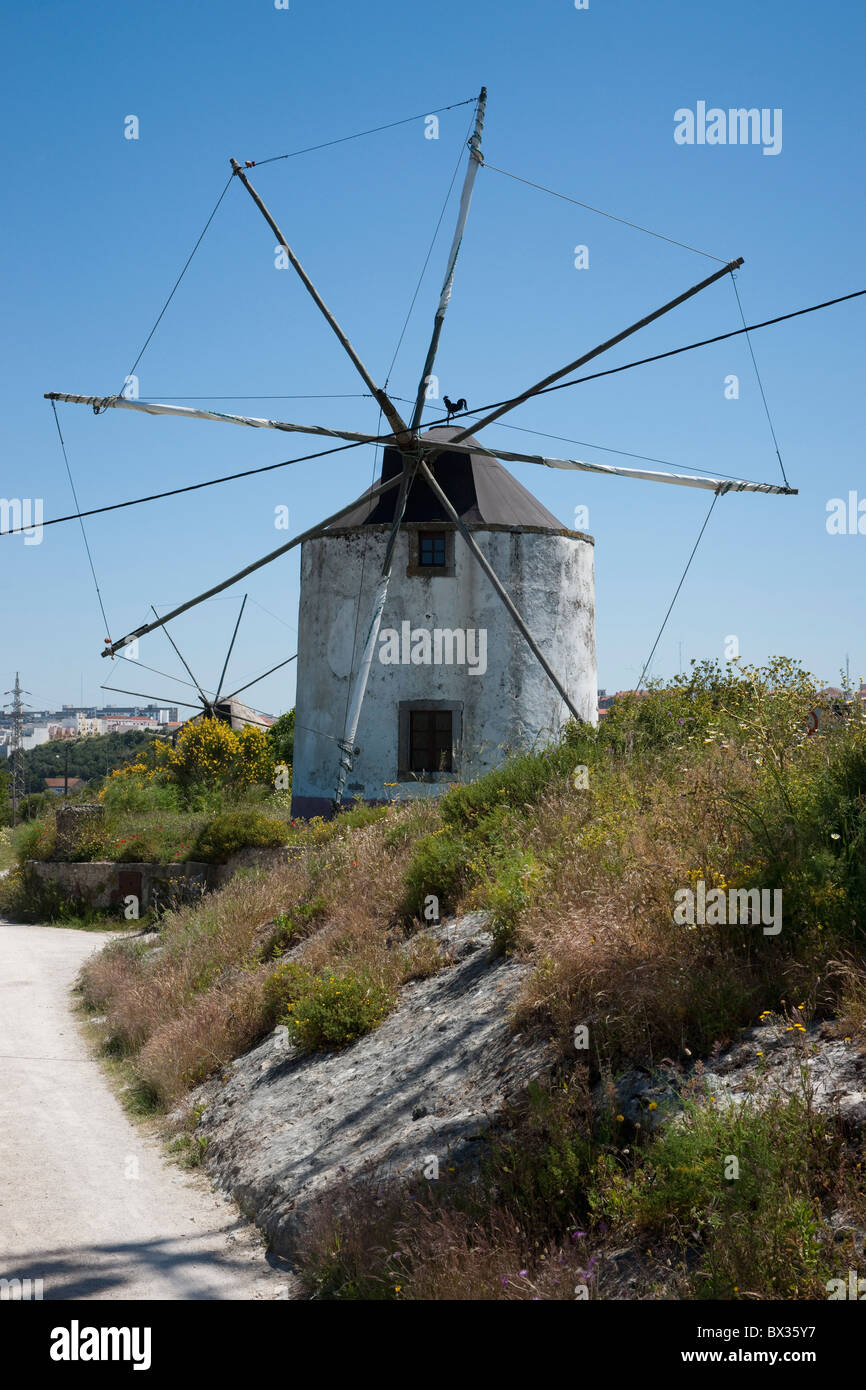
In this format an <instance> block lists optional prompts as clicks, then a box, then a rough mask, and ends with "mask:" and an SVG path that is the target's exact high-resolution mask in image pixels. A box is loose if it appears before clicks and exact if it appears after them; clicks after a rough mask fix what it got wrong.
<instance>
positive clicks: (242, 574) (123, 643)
mask: <svg viewBox="0 0 866 1390" xmlns="http://www.w3.org/2000/svg"><path fill="white" fill-rule="evenodd" d="M399 482H400V474H399V473H398V474H397V475H396V477H394V478H389V479H388V480H387V481H386V482H384V483H378V484H377V485H376V487H373V488H370V489H369V491H368V492H365V493H364V494H363V496H362V497H356V498H355V501H354V502H350V503H349V505H348V507H341V508H340V510H339V511H338V512H334V514H333V515H332V516H329V517H326V518H325V520H324V521H320V522H318V523H317V525H315V526H311V527H310V528H309V530H307V531H302V532H301V534H300V535H299V536H295V538H294V540H291V541H286V544H285V545H281V546H278V547H277V549H276V550H272V551H271V552H270V554H269V555H263V556H262V558H261V560H254V561H253V563H252V564H251V565H247V566H246V567H245V568H244V569H242V570H238V572H237V574H233V575H231V577H230V578H229V579H224V580H223V581H222V583H220V584H214V586H213V588H211V589H206V590H205V592H204V593H203V594H198V595H197V596H196V597H195V598H191V599H188V600H187V602H186V603H181V604H180V605H179V606H178V607H177V608H173V609H172V611H171V612H170V613H166V615H165V617H164V618H158V620H157V621H156V622H155V623H145V624H144V625H143V626H142V627H138V628H136V629H135V631H134V632H129V633H127V635H126V636H125V637H120V638H118V640H117V641H116V642H110V643H109V644H108V646H106V647H105V649H104V650H103V652H102V653H101V655H102V656H114V654H115V652H118V651H120V649H121V648H122V647H127V646H129V643H130V642H134V641H135V639H136V638H137V637H146V636H147V634H148V633H149V632H153V631H155V629H156V628H158V627H164V626H165V624H166V623H170V622H172V621H173V619H175V618H178V617H180V615H181V613H186V612H187V611H188V609H190V608H195V607H196V605H197V604H199V603H204V602H205V600H206V599H209V598H213V596H214V594H221V593H222V591H223V589H228V588H230V587H231V585H232V584H237V583H238V581H239V580H241V579H245V578H246V576H247V575H248V574H252V573H253V572H254V571H255V570H258V569H261V568H262V566H263V565H269V564H270V563H271V561H272V560H277V559H279V557H280V556H281V555H285V554H286V552H287V551H289V550H293V549H294V547H295V546H296V545H301V543H302V542H303V541H306V540H309V539H310V538H311V537H312V536H317V535H318V534H319V533H320V531H324V530H325V529H326V528H327V527H328V526H334V525H336V523H337V522H338V521H340V520H341V519H342V518H343V517H344V516H348V514H349V513H350V512H353V511H354V510H355V508H356V507H357V506H358V505H359V503H361V502H372V501H373V499H374V498H376V497H381V496H382V494H383V493H384V492H389V491H390V489H391V488H392V487H396V486H397V484H398V483H399ZM190 674H192V673H191V672H190ZM193 679H195V678H194V677H193Z"/></svg>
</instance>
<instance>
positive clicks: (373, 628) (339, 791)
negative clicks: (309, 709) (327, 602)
mask: <svg viewBox="0 0 866 1390" xmlns="http://www.w3.org/2000/svg"><path fill="white" fill-rule="evenodd" d="M416 467H417V460H412V461H410V460H409V459H408V458H406V457H405V456H404V458H403V471H402V473H401V474H400V494H399V496H398V498H397V505H396V506H395V508H394V521H393V523H392V525H391V530H390V533H389V535H388V543H387V545H386V546H385V556H384V559H383V561H382V570H381V574H380V576H379V582H378V584H377V585H376V591H375V593H374V595H373V612H372V614H371V617H370V623H369V626H368V628H367V637H366V639H365V642H364V650H363V652H362V653H361V662H360V665H359V667H358V674H357V676H356V678H355V685H354V689H353V690H352V692H351V696H350V699H349V705H348V708H347V710H346V723H345V727H344V729H343V737H342V739H341V740H340V763H339V768H338V771H337V787H336V791H335V793H334V804H335V805H336V806H340V805H341V804H342V800H343V788H344V786H345V785H346V777H347V776H348V774H349V773H350V772H351V770H352V761H351V759H352V750H353V749H354V746H355V737H356V735H357V732H358V721H359V720H360V718H361V707H362V705H363V703H364V695H365V693H366V690H367V681H368V680H369V678H370V667H371V666H372V664H373V656H374V653H375V649H376V640H377V638H378V636H379V628H380V626H381V624H382V613H383V611H384V608H385V600H386V599H387V597H388V585H389V584H390V582H391V566H392V564H393V560H394V548H395V546H396V544H397V533H398V532H399V530H400V526H401V523H402V521H403V516H404V514H405V511H406V500H407V498H408V496H409V489H410V487H411V486H412V479H413V478H414V476H415V469H416ZM359 602H360V599H359Z"/></svg>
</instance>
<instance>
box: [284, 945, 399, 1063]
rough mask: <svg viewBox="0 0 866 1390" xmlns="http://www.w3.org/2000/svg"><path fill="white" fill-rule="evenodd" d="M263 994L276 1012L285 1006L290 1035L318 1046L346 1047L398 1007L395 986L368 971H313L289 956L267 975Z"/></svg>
mask: <svg viewBox="0 0 866 1390" xmlns="http://www.w3.org/2000/svg"><path fill="white" fill-rule="evenodd" d="M265 998H266V1000H267V1002H268V1005H269V1007H270V1008H271V1009H272V1010H273V1011H275V1012H276V1014H277V1016H279V1014H280V1011H281V1010H282V1012H283V1022H285V1024H286V1025H287V1026H288V1030H289V1036H290V1037H291V1039H292V1041H293V1042H295V1043H296V1044H297V1045H298V1046H299V1047H301V1048H303V1050H304V1051H305V1052H315V1051H326V1050H330V1049H334V1050H336V1049H339V1048H341V1047H346V1046H347V1044H348V1043H350V1042H354V1040H355V1039H356V1038H360V1037H363V1035H364V1034H365V1033H372V1032H373V1030H374V1029H376V1028H378V1027H379V1024H380V1023H381V1022H382V1020H383V1019H384V1018H385V1016H386V1014H388V1013H390V1011H391V1009H392V1008H393V1007H394V1004H395V1001H396V991H395V990H394V988H393V987H392V986H391V985H390V984H388V983H387V982H386V981H384V980H381V979H377V978H375V977H374V976H372V975H371V974H369V973H367V972H365V971H360V970H359V971H353V970H346V971H344V972H343V973H342V974H331V972H330V971H325V972H322V973H320V974H314V973H313V972H312V971H311V970H309V969H308V968H307V967H306V966H303V965H301V964H299V963H298V962H296V961H286V962H285V963H284V964H283V965H280V966H278V967H277V969H276V970H275V971H274V973H273V974H272V975H271V976H270V978H269V980H268V981H267V984H266V986H265Z"/></svg>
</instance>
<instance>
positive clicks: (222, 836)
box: [189, 810, 286, 864]
mask: <svg viewBox="0 0 866 1390" xmlns="http://www.w3.org/2000/svg"><path fill="white" fill-rule="evenodd" d="M285 843H286V827H285V823H284V822H283V821H280V820H274V819H273V818H272V817H270V816H265V815H262V814H261V812H260V811H249V810H238V811H226V812H225V813H224V814H223V815H221V816H216V817H215V818H214V819H213V820H212V821H210V823H209V824H208V825H205V826H203V827H202V829H201V830H200V832H199V834H198V836H197V838H196V841H195V844H194V845H193V847H192V851H191V853H190V856H189V857H190V859H200V860H202V861H203V862H205V863H210V864H222V863H225V861H226V860H227V859H230V858H231V856H232V855H233V854H237V853H238V852H239V851H240V850H242V849H249V848H257V849H276V848H278V847H279V846H280V845H284V844H285Z"/></svg>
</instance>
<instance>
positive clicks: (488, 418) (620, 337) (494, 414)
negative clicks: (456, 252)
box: [454, 256, 743, 443]
mask: <svg viewBox="0 0 866 1390" xmlns="http://www.w3.org/2000/svg"><path fill="white" fill-rule="evenodd" d="M742 264H743V258H742V257H741V256H739V257H738V258H737V259H736V260H735V261H729V262H728V264H727V265H725V266H723V267H722V269H721V270H717V271H715V272H714V273H713V274H712V275H708V276H707V278H706V280H701V282H700V283H699V284H697V285H692V287H691V289H690V290H686V291H685V293H684V294H679V295H677V297H676V299H671V300H669V301H668V303H667V304H663V305H662V306H661V308H660V309H654V310H653V312H652V313H651V314H647V315H646V316H645V317H644V318H642V319H638V321H637V323H633V324H631V325H630V326H629V327H628V328H624V329H623V330H622V332H621V333H616V334H614V336H613V337H612V338H608V339H607V341H606V342H604V343H599V345H598V347H594V348H593V349H592V350H591V352H585V353H584V354H583V356H582V357H578V358H576V359H575V361H574V362H569V364H568V366H567V367H563V368H562V369H561V370H560V371H558V372H551V374H550V376H546V377H544V379H543V380H542V381H537V382H536V383H535V385H534V386H530V387H528V388H527V390H526V391H522V392H521V394H520V395H519V396H514V397H513V398H512V399H511V400H509V401H505V403H504V404H503V405H501V406H499V407H498V408H497V409H496V410H492V411H491V412H490V414H489V415H485V417H484V419H483V420H479V421H478V422H477V424H475V425H473V426H472V427H471V429H465V430H463V431H462V433H461V434H457V435H455V436H454V442H455V443H460V441H461V440H463V439H467V438H468V437H469V435H470V434H474V433H475V432H476V431H477V430H481V429H483V428H484V426H485V425H492V423H493V421H494V420H498V419H499V417H500V415H505V414H506V412H507V411H509V410H514V409H515V407H516V406H518V405H522V404H523V402H524V401H528V400H529V399H530V397H531V396H534V395H535V394H536V393H537V392H538V391H543V390H544V388H545V386H550V385H551V383H552V382H554V381H558V380H559V378H560V377H562V376H567V375H568V373H569V372H574V371H576V370H577V369H578V368H579V367H583V366H584V365H585V364H586V363H587V362H591V361H592V360H593V358H594V357H599V356H600V355H601V354H602V353H603V352H607V351H608V349H609V348H612V347H616V345H617V343H621V342H623V341H624V340H625V339H626V338H630V337H631V336H632V334H633V333H637V332H638V331H639V330H640V329H641V328H646V326H647V324H649V323H654V322H655V320H656V319H660V318H661V317H662V316H663V315H664V314H669V313H670V311H671V309H676V308H677V306H678V305H680V304H685V302H686V300H687V299H692V298H694V296H695V295H696V294H700V292H701V290H705V289H706V288H707V286H708V285H714V284H715V282H716V281H717V280H721V278H722V276H723V275H732V274H733V272H734V271H735V270H737V269H739V267H740V266H741V265H742Z"/></svg>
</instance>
